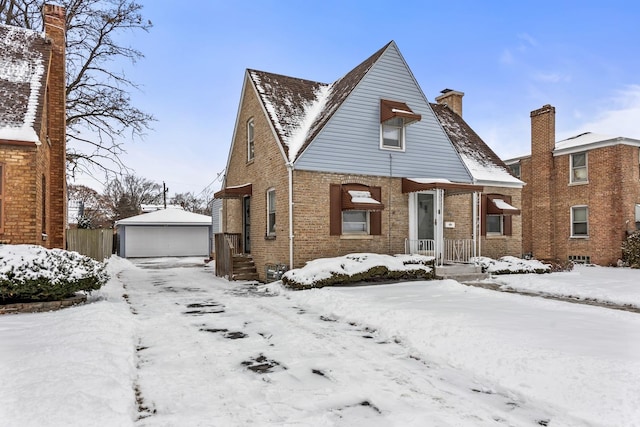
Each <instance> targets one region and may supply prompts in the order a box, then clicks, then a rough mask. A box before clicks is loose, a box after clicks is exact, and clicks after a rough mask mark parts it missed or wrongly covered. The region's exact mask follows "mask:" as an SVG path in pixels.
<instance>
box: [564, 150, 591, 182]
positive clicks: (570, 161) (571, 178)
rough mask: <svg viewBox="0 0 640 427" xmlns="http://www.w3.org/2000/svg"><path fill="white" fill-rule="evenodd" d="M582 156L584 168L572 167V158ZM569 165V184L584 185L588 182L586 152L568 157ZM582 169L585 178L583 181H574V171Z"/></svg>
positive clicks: (587, 157) (587, 154) (587, 158)
mask: <svg viewBox="0 0 640 427" xmlns="http://www.w3.org/2000/svg"><path fill="white" fill-rule="evenodd" d="M581 154H582V155H584V166H574V165H573V158H574V156H578V155H581ZM569 163H570V168H569V182H570V183H572V184H584V183H587V182H589V167H588V165H589V153H587V152H586V151H582V152H580V153H571V154H570V155H569ZM582 168H584V170H585V178H584V179H576V178H575V171H576V169H582Z"/></svg>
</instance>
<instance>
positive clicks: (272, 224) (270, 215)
mask: <svg viewBox="0 0 640 427" xmlns="http://www.w3.org/2000/svg"><path fill="white" fill-rule="evenodd" d="M275 235H276V190H275V189H273V188H272V189H270V190H267V236H275Z"/></svg>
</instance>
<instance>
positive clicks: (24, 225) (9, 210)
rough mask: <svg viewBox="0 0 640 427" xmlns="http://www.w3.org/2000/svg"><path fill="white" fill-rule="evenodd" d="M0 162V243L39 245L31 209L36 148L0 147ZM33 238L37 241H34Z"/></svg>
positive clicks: (32, 204)
mask: <svg viewBox="0 0 640 427" xmlns="http://www.w3.org/2000/svg"><path fill="white" fill-rule="evenodd" d="M0 163H2V164H3V165H4V174H5V175H4V179H5V182H4V204H5V208H4V216H5V217H4V233H2V236H0V240H2V242H4V243H11V244H40V243H41V239H40V238H39V237H40V233H39V232H37V228H38V227H39V223H38V220H37V218H36V215H35V210H34V207H37V206H38V202H37V199H36V196H37V194H38V193H37V191H38V190H37V184H36V180H35V177H36V174H34V171H36V170H38V162H37V161H36V147H35V146H34V145H30V146H10V145H3V147H2V150H0ZM36 236H37V238H36Z"/></svg>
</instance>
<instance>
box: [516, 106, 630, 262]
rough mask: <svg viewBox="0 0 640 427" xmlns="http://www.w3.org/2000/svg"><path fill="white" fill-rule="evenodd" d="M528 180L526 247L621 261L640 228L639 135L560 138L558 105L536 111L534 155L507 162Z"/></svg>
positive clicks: (543, 253) (541, 253)
mask: <svg viewBox="0 0 640 427" xmlns="http://www.w3.org/2000/svg"><path fill="white" fill-rule="evenodd" d="M505 162H506V163H507V164H508V165H510V166H511V167H512V169H513V170H514V172H515V173H516V174H519V175H520V178H521V179H522V180H523V181H524V182H526V183H527V185H526V186H525V187H524V189H523V192H522V217H523V218H522V222H523V224H522V230H523V233H522V234H523V237H522V239H523V250H524V252H525V253H530V254H532V255H533V256H534V257H535V258H538V259H557V260H562V261H566V260H573V261H577V262H587V263H594V264H600V265H615V264H616V263H617V261H618V260H619V259H620V257H621V255H622V250H621V245H622V242H623V240H624V239H625V237H626V236H627V234H628V233H629V232H631V231H633V230H635V229H636V228H638V227H639V226H640V168H639V165H640V140H637V139H631V138H624V137H611V136H606V135H599V134H594V133H583V134H580V135H576V136H574V137H572V138H568V139H565V140H562V141H558V142H556V140H555V108H554V107H552V106H551V105H545V106H543V107H542V108H540V109H537V110H535V111H532V112H531V155H528V156H523V157H518V158H514V159H509V160H506V161H505Z"/></svg>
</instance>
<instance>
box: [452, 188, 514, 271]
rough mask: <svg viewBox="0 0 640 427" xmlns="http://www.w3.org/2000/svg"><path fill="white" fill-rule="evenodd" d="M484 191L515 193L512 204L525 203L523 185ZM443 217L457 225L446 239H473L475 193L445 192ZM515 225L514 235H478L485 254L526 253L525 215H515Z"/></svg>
mask: <svg viewBox="0 0 640 427" xmlns="http://www.w3.org/2000/svg"><path fill="white" fill-rule="evenodd" d="M483 194H503V195H505V196H511V205H513V206H515V207H520V206H522V193H521V190H520V189H519V188H505V187H484V189H483ZM443 220H444V221H445V222H447V221H454V222H455V228H445V229H444V238H445V239H471V238H473V195H472V194H456V195H449V196H447V195H445V199H444V217H443ZM511 224H512V233H511V236H489V237H486V236H480V235H479V236H478V237H479V239H480V254H481V255H482V256H486V257H490V258H494V259H497V258H500V257H503V256H505V255H511V256H517V257H520V256H521V255H522V215H512V216H511Z"/></svg>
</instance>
